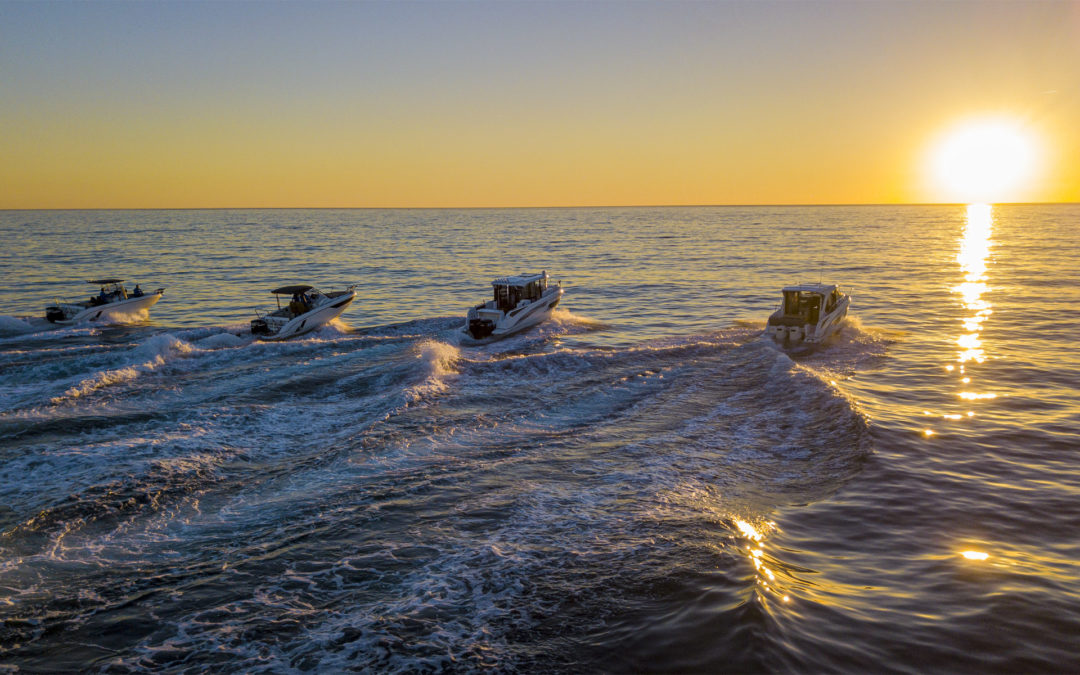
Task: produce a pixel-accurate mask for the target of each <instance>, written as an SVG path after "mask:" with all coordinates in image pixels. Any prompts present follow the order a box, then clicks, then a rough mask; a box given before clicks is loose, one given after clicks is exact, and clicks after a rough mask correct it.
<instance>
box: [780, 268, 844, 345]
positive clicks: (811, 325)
mask: <svg viewBox="0 0 1080 675" xmlns="http://www.w3.org/2000/svg"><path fill="white" fill-rule="evenodd" d="M783 292H784V300H783V302H782V303H781V305H780V308H779V309H777V310H776V311H775V312H774V313H773V314H772V316H770V317H769V322H768V325H767V326H766V328H765V334H766V335H768V336H769V337H770V338H772V340H773V341H774V342H776V343H777V344H778V345H781V346H783V347H785V348H788V349H792V348H798V349H812V348H813V347H816V346H819V345H820V344H821V343H823V342H824V341H825V340H826V339H828V338H829V337H830V336H831V335H833V334H835V333H836V332H837V331H838V330H840V324H841V323H842V322H843V320H844V317H845V316H847V310H848V305H849V304H851V297H850V296H848V295H847V294H846V293H842V292H841V291H840V289H839V288H837V286H836V285H835V284H822V283H817V284H798V285H795V286H787V287H785V288H784V291H783Z"/></svg>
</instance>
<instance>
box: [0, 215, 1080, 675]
mask: <svg viewBox="0 0 1080 675" xmlns="http://www.w3.org/2000/svg"><path fill="white" fill-rule="evenodd" d="M1078 220H1080V207H1077V206H1000V207H994V208H992V209H990V208H989V207H971V208H966V207H815V208H669V209H645V208H642V209H550V210H460V211H439V210H432V211H362V210H360V211H146V212H139V211H123V212H100V211H96V212H0V237H2V238H3V240H4V241H5V242H9V244H8V245H7V246H5V248H4V250H3V251H0V275H2V278H3V279H4V281H3V286H2V287H0V302H2V303H3V305H4V307H5V308H6V309H5V311H4V312H3V313H4V314H6V315H7V316H5V317H3V318H0V331H2V336H0V663H2V664H4V666H7V667H15V668H18V669H20V671H28V672H57V671H71V670H79V671H105V672H128V671H169V672H188V671H190V672H204V671H206V670H227V671H244V672H286V671H320V672H333V671H343V670H370V671H378V672H387V671H406V672H413V671H437V670H479V669H483V670H487V669H494V670H498V671H544V672H582V671H597V670H599V671H643V670H647V671H681V672H685V671H709V672H746V671H796V672H823V671H825V672H828V671H859V672H863V671H873V672H881V671H885V672H917V673H924V672H943V671H950V672H988V671H992V672H1032V671H1053V672H1069V671H1075V670H1080V649H1077V646H1076V637H1075V636H1076V635H1080V574H1078V569H1077V560H1078V558H1080V536H1078V533H1080V499H1078V497H1080V468H1078V465H1077V462H1076V459H1075V454H1076V452H1077V451H1078V450H1080V406H1078V404H1077V384H1076V383H1078V382H1080V358H1078V356H1077V353H1078V352H1077V351H1076V348H1075V342H1074V341H1075V333H1076V330H1077V328H1078V324H1077V320H1076V319H1075V317H1074V316H1073V315H1074V314H1075V312H1076V310H1077V306H1078V300H1080V291H1078V288H1080V253H1078V250H1080V246H1078V245H1080V240H1078V239H1080V235H1078V234H1077V232H1078V231H1080V230H1078V229H1077V227H1076V225H1077V221H1078ZM540 269H547V270H548V271H549V273H550V274H551V275H552V277H553V278H555V279H562V280H563V282H564V285H565V287H566V289H567V291H566V296H565V298H564V301H563V304H562V305H561V307H560V310H559V311H558V312H557V313H556V315H555V317H554V318H553V319H552V320H551V321H549V322H547V323H545V324H543V325H542V326H539V327H537V328H535V329H533V330H531V331H529V332H527V333H524V334H521V335H518V336H514V337H512V338H509V339H507V340H504V341H501V342H496V343H492V344H488V345H480V346H475V345H468V344H463V343H462V341H461V340H460V338H459V336H458V328H459V326H460V324H461V323H462V319H463V316H464V313H465V310H466V309H467V308H468V307H469V305H470V304H475V303H476V302H478V301H479V300H481V299H483V298H484V297H486V296H487V294H488V293H489V290H488V289H489V286H488V283H489V281H490V280H491V279H492V278H494V277H496V276H501V275H503V274H507V273H513V272H518V271H538V270H540ZM101 275H119V276H122V277H126V278H128V279H130V280H132V281H139V282H140V283H142V285H143V287H144V288H154V287H157V286H165V287H166V293H165V297H164V299H163V300H162V301H161V302H160V303H158V304H157V305H156V306H155V307H154V308H153V309H152V311H151V314H150V317H149V318H148V319H144V320H141V321H136V322H135V323H131V324H124V325H106V326H99V325H90V326H76V327H70V328H60V329H50V330H37V329H38V328H40V326H37V325H31V324H30V323H28V322H26V321H24V320H22V319H20V318H18V317H22V316H25V315H39V316H40V315H41V314H43V308H44V306H45V305H46V304H49V303H50V302H51V301H52V300H53V299H54V298H56V297H63V296H70V297H79V296H81V295H84V294H86V292H87V291H86V289H85V288H83V286H85V284H82V283H81V280H83V279H89V278H95V277H99V276H101ZM818 279H823V280H826V281H830V282H835V283H839V284H841V285H842V286H843V287H844V288H845V289H846V290H849V291H850V292H851V294H852V298H853V302H852V309H851V313H850V316H849V319H848V321H847V323H846V325H845V327H844V329H843V330H842V331H841V333H840V334H839V335H838V336H837V337H836V339H835V340H834V341H833V342H832V343H831V344H830V345H828V346H827V347H826V348H825V349H823V350H821V351H819V352H817V353H815V354H813V355H810V356H806V357H798V358H797V359H795V360H792V359H791V358H789V357H788V356H787V355H785V354H783V353H782V352H779V351H777V350H776V349H775V348H773V347H772V346H771V345H769V344H766V343H764V342H763V341H761V340H760V339H759V335H760V332H761V328H762V327H763V325H764V320H765V317H766V316H767V315H768V314H769V313H770V312H771V311H772V310H773V309H774V307H775V306H776V305H777V303H778V300H779V290H780V287H781V286H783V285H784V284H787V283H793V282H797V281H817V280H818ZM297 282H314V283H316V284H318V285H321V286H324V287H330V286H336V287H341V286H344V285H347V284H352V283H356V284H359V286H358V291H359V294H358V296H357V299H356V301H355V303H354V304H353V306H352V307H351V308H350V310H349V311H348V312H347V313H346V314H345V315H344V316H343V317H342V321H340V322H336V323H334V324H332V325H330V326H327V327H326V328H324V329H322V330H320V331H318V332H316V333H313V334H311V335H309V336H306V337H305V338H303V339H300V340H296V341H291V342H284V343H261V342H255V341H252V340H251V338H250V336H247V335H244V334H243V330H244V327H245V325H246V322H247V321H248V320H249V319H250V318H252V317H253V312H252V308H253V307H255V306H264V305H266V304H272V302H273V300H272V299H271V298H270V296H269V293H268V291H269V290H270V289H271V288H274V287H276V286H278V285H280V284H285V283H297Z"/></svg>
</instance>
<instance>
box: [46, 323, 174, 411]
mask: <svg viewBox="0 0 1080 675" xmlns="http://www.w3.org/2000/svg"><path fill="white" fill-rule="evenodd" d="M193 349H194V347H192V346H191V345H190V344H188V343H187V342H184V341H183V340H180V339H178V338H176V337H174V336H172V335H168V334H166V335H155V336H154V337H152V338H150V339H149V340H147V341H146V342H144V343H142V344H141V345H139V346H138V347H136V349H135V354H136V357H137V359H136V360H137V361H139V362H138V363H135V364H132V365H130V366H125V367H123V368H115V369H111V370H103V371H100V372H98V373H95V374H94V375H92V376H91V377H88V378H86V379H84V380H82V381H81V382H79V383H78V384H77V385H75V386H74V387H71V388H70V389H68V390H67V391H65V392H64V393H63V394H62V395H60V396H56V397H54V398H53V399H51V403H53V405H59V404H61V403H64V402H65V401H70V400H74V399H77V398H81V397H83V396H86V395H87V394H90V393H93V392H95V391H97V390H98V389H101V388H103V387H108V386H110V385H114V384H123V383H125V382H130V381H132V380H134V379H135V378H137V377H139V375H141V374H143V373H149V372H151V371H153V370H155V369H157V368H159V367H161V366H163V365H165V363H166V362H167V361H168V359H169V358H171V357H173V356H176V355H183V354H188V353H190V352H191V351H192V350H193Z"/></svg>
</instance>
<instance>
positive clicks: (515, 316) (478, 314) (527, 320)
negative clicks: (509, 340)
mask: <svg viewBox="0 0 1080 675" xmlns="http://www.w3.org/2000/svg"><path fill="white" fill-rule="evenodd" d="M562 296H563V289H562V287H561V286H555V287H552V288H548V290H547V291H545V292H544V294H543V295H541V296H540V297H539V298H538V299H537V300H536V301H534V302H530V303H528V304H526V305H520V306H518V307H516V308H514V309H512V310H510V311H509V312H501V311H498V310H492V309H488V308H477V307H474V308H472V309H470V310H469V314H468V316H467V317H466V318H465V325H464V327H463V328H462V332H463V333H464V334H465V335H466V336H467V337H469V338H470V339H473V340H482V339H489V340H497V339H499V338H504V337H507V336H509V335H513V334H514V333H519V332H521V331H523V330H525V329H527V328H531V327H533V326H535V325H537V324H539V323H543V322H544V321H547V320H548V319H550V318H551V313H552V312H553V311H555V307H556V306H558V304H559V301H560V300H561V299H562ZM477 318H490V320H491V321H492V322H493V323H494V329H493V330H492V331H491V333H490V335H484V336H479V337H478V336H476V335H474V334H473V332H472V331H471V330H470V323H471V322H472V321H473V320H475V319H477Z"/></svg>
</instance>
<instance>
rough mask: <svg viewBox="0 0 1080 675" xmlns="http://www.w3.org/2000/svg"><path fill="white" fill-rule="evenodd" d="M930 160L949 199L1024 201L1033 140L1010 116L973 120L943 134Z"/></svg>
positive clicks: (1029, 176)
mask: <svg viewBox="0 0 1080 675" xmlns="http://www.w3.org/2000/svg"><path fill="white" fill-rule="evenodd" d="M932 164H933V166H932V170H933V175H934V180H935V184H936V185H937V186H938V188H939V189H941V190H944V195H945V198H946V200H947V201H954V200H955V201H962V202H1003V201H1023V195H1024V193H1025V188H1026V187H1027V184H1028V182H1029V181H1030V180H1031V179H1032V174H1033V171H1034V167H1035V142H1034V140H1033V139H1032V136H1031V134H1030V133H1028V132H1027V131H1026V130H1025V129H1024V127H1023V126H1022V125H1021V124H1019V123H1018V122H1015V121H1012V120H1007V119H983V120H976V121H969V122H965V123H963V124H960V125H958V126H956V127H954V128H953V129H951V130H949V131H947V132H946V133H945V134H944V135H943V136H942V138H941V140H940V141H939V142H938V143H937V144H936V147H935V149H934V153H933V159H932Z"/></svg>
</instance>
